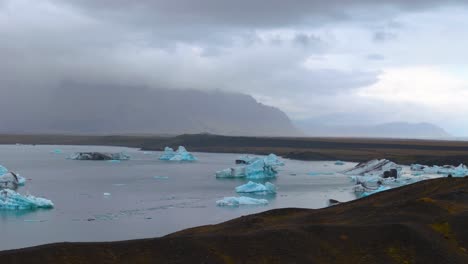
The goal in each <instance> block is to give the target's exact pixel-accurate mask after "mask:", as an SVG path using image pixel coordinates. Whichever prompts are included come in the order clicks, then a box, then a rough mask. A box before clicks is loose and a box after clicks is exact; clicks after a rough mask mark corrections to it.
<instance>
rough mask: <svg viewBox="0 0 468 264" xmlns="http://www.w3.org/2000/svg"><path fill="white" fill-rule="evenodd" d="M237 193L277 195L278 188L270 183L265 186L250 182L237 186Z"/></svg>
mask: <svg viewBox="0 0 468 264" xmlns="http://www.w3.org/2000/svg"><path fill="white" fill-rule="evenodd" d="M236 192H237V193H257V194H273V193H276V186H275V185H274V184H272V183H270V182H266V183H265V185H263V184H261V183H255V182H253V181H249V182H248V183H246V184H244V185H241V186H237V187H236Z"/></svg>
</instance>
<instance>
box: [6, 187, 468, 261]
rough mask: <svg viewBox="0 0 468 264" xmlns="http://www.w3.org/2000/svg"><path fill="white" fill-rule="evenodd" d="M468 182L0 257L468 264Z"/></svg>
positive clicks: (16, 258) (40, 259) (43, 259)
mask: <svg viewBox="0 0 468 264" xmlns="http://www.w3.org/2000/svg"><path fill="white" fill-rule="evenodd" d="M467 223H468V179H467V178H442V179H435V180H428V181H424V182H419V183H416V184H413V185H408V186H405V187H402V188H397V189H393V190H390V191H385V192H382V193H378V194H375V195H373V196H370V197H367V198H364V199H360V200H356V201H352V202H348V203H344V204H340V205H337V206H333V207H329V208H325V209H319V210H311V209H292V208H291V209H277V210H272V211H268V212H264V213H261V214H256V215H249V216H244V217H240V218H237V219H234V220H231V221H228V222H225V223H222V224H218V225H209V226H202V227H197V228H192V229H188V230H184V231H180V232H177V233H174V234H171V235H168V236H165V237H162V238H154V239H144V240H133V241H121V242H111V243H59V244H50V245H44V246H38V247H32V248H27V249H20V250H11V251H4V252H0V263H326V264H330V263H363V264H365V263H369V264H370V263H437V264H441V263H468V251H467V250H468V228H467V227H468V224H467Z"/></svg>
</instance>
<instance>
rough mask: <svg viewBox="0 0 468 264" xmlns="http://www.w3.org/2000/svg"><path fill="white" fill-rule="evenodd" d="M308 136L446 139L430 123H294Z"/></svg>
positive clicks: (439, 129)
mask: <svg viewBox="0 0 468 264" xmlns="http://www.w3.org/2000/svg"><path fill="white" fill-rule="evenodd" d="M295 125H296V126H297V127H298V128H299V129H301V130H302V131H303V132H304V133H305V134H306V135H308V136H331V137H385V138H448V137H450V135H449V134H448V133H447V132H446V131H445V130H444V129H442V128H440V127H438V126H436V125H434V124H430V123H407V122H392V123H383V124H376V125H353V124H349V123H348V124H339V123H336V122H335V123H327V122H323V120H312V119H310V120H302V121H295Z"/></svg>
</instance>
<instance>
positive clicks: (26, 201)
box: [0, 189, 54, 210]
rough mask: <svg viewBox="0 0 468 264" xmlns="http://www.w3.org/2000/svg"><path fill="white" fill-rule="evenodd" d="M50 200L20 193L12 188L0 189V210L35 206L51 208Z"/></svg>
mask: <svg viewBox="0 0 468 264" xmlns="http://www.w3.org/2000/svg"><path fill="white" fill-rule="evenodd" d="M52 207H54V204H53V203H52V201H50V200H47V199H45V198H40V197H34V196H32V195H21V194H19V193H17V192H15V191H13V190H9V189H4V190H1V191H0V210H33V209H37V208H52Z"/></svg>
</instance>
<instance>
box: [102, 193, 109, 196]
mask: <svg viewBox="0 0 468 264" xmlns="http://www.w3.org/2000/svg"><path fill="white" fill-rule="evenodd" d="M102 195H104V196H110V195H111V194H110V193H108V192H105V193H103V194H102Z"/></svg>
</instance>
